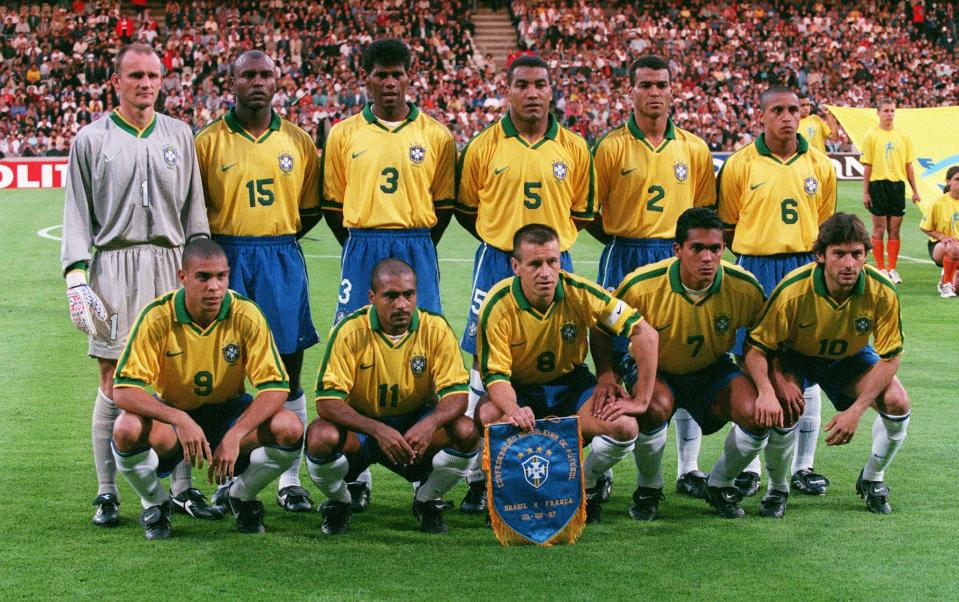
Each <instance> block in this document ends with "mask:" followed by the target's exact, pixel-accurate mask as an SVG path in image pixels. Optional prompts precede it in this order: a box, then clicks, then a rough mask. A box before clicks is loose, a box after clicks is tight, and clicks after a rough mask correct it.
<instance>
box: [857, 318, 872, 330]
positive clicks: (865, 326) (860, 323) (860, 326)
mask: <svg viewBox="0 0 959 602" xmlns="http://www.w3.org/2000/svg"><path fill="white" fill-rule="evenodd" d="M870 328H872V320H870V319H869V316H860V317H858V318H856V334H859V335H864V334H866V333H867V332H869V329H870Z"/></svg>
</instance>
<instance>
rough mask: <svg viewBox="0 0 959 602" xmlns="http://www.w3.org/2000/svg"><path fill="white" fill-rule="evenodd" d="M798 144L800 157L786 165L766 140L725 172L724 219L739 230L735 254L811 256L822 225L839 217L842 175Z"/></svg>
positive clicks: (722, 176) (751, 147)
mask: <svg viewBox="0 0 959 602" xmlns="http://www.w3.org/2000/svg"><path fill="white" fill-rule="evenodd" d="M797 138H798V139H799V140H798V146H797V149H796V153H795V154H794V155H793V156H792V157H789V158H788V159H786V160H785V161H783V160H781V159H779V158H778V157H776V156H775V155H773V153H772V151H770V150H769V147H768V146H766V142H765V134H760V136H759V138H757V139H756V140H755V141H754V142H752V143H750V144H748V145H746V146H744V147H742V148H741V149H739V150H738V151H736V152H735V153H733V154H732V155H731V156H730V157H729V158H728V159H727V160H726V163H724V164H723V167H722V169H721V170H720V171H719V198H718V210H719V218H720V219H721V220H723V222H725V223H726V224H728V225H730V226H735V227H736V235H735V238H734V239H733V245H732V250H733V252H734V253H736V254H738V255H776V254H779V253H808V252H809V251H811V250H812V244H813V241H815V240H816V236H817V235H818V234H819V225H820V224H822V223H823V222H824V221H826V220H827V219H829V216H831V215H832V214H833V213H835V211H836V170H835V169H834V168H833V166H832V163H830V161H829V157H827V156H826V155H824V154H823V153H821V152H819V151H817V150H815V149H811V148H809V143H808V142H806V139H805V138H803V137H802V135H799V136H797Z"/></svg>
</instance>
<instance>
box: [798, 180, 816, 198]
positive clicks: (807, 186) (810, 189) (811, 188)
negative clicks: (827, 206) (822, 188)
mask: <svg viewBox="0 0 959 602" xmlns="http://www.w3.org/2000/svg"><path fill="white" fill-rule="evenodd" d="M802 188H803V190H805V191H806V194H808V195H809V196H812V195H814V194H816V192H818V191H819V181H818V180H816V178H814V177H812V176H809V177H808V178H806V179H805V180H803V181H802Z"/></svg>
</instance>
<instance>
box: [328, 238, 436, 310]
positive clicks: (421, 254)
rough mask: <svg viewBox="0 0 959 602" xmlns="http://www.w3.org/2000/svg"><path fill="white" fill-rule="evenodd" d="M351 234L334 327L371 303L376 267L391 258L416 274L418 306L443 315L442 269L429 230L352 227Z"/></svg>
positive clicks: (341, 265)
mask: <svg viewBox="0 0 959 602" xmlns="http://www.w3.org/2000/svg"><path fill="white" fill-rule="evenodd" d="M349 232H350V235H349V237H347V239H346V242H345V243H344V244H343V256H342V260H341V262H340V270H341V276H340V287H339V297H337V304H336V316H335V317H334V319H333V323H334V324H336V323H337V322H339V321H340V320H342V319H343V318H344V317H346V316H347V315H349V314H350V313H352V312H354V311H356V310H357V309H359V308H361V307H363V306H364V305H368V304H369V302H370V299H369V296H368V293H369V290H370V276H371V275H372V274H373V267H374V266H375V265H376V264H377V263H379V262H381V261H383V260H384V259H387V258H389V257H392V258H394V259H401V260H403V261H405V262H406V263H408V264H410V266H411V267H412V268H413V271H414V272H416V306H417V307H420V308H422V309H425V310H426V311H430V312H433V313H434V314H442V313H443V302H442V301H441V300H440V267H439V263H438V260H437V258H436V246H435V245H434V244H433V239H431V238H430V230H429V228H409V229H405V230H402V229H396V230H387V229H384V230H364V229H360V228H350V230H349Z"/></svg>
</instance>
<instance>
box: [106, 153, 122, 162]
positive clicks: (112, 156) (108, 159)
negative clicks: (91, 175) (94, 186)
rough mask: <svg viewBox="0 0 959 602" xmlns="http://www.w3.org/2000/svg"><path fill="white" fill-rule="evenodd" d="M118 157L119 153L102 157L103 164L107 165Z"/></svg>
mask: <svg viewBox="0 0 959 602" xmlns="http://www.w3.org/2000/svg"><path fill="white" fill-rule="evenodd" d="M119 156H120V152H116V153H113V154H112V155H110V156H109V157H104V158H103V162H104V163H109V162H110V161H113V160H114V159H116V158H117V157H119Z"/></svg>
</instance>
